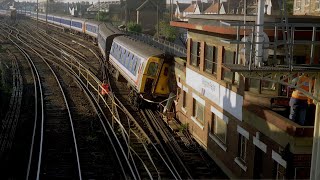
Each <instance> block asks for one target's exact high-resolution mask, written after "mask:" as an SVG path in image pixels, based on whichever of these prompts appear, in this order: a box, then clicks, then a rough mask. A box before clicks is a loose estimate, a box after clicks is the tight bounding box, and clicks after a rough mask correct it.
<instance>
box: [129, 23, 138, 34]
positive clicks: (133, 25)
mask: <svg viewBox="0 0 320 180" xmlns="http://www.w3.org/2000/svg"><path fill="white" fill-rule="evenodd" d="M127 29H128V31H131V32H136V33H141V31H142V27H141V25H140V24H137V23H134V22H129V23H128V25H127Z"/></svg>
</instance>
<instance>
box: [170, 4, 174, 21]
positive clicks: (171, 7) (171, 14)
mask: <svg viewBox="0 0 320 180" xmlns="http://www.w3.org/2000/svg"><path fill="white" fill-rule="evenodd" d="M172 1H173V0H170V21H172V16H173V2H172Z"/></svg>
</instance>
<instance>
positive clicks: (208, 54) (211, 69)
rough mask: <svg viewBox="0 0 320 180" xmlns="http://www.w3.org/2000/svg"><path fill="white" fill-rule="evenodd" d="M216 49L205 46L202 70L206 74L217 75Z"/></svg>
mask: <svg viewBox="0 0 320 180" xmlns="http://www.w3.org/2000/svg"><path fill="white" fill-rule="evenodd" d="M215 51H216V48H215V47H214V46H210V45H207V44H206V46H205V60H204V61H205V62H204V69H205V71H206V72H208V73H211V74H216V73H217V66H216V57H215V55H216V52H215Z"/></svg>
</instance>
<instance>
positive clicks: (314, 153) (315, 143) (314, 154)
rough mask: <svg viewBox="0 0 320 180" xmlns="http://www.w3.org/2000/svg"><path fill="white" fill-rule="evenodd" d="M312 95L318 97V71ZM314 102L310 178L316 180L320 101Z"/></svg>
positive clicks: (319, 171)
mask: <svg viewBox="0 0 320 180" xmlns="http://www.w3.org/2000/svg"><path fill="white" fill-rule="evenodd" d="M314 91H315V92H314V95H315V96H316V97H318V98H319V97H320V73H318V76H317V77H316V82H315V87H314ZM314 103H315V104H316V112H315V113H316V114H315V120H314V121H315V122H314V130H313V146H312V157H311V168H310V179H311V180H317V179H319V178H320V102H314Z"/></svg>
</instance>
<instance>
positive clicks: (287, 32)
mask: <svg viewBox="0 0 320 180" xmlns="http://www.w3.org/2000/svg"><path fill="white" fill-rule="evenodd" d="M278 4H279V9H280V20H281V21H280V29H281V30H282V39H283V40H282V42H283V45H284V50H285V54H286V58H285V61H286V63H287V64H288V67H289V69H290V71H291V70H292V68H293V66H292V63H293V62H292V61H293V56H292V53H293V48H292V43H293V41H292V38H291V37H292V36H293V35H292V34H291V33H292V32H293V30H292V27H291V29H290V28H289V25H288V13H287V2H286V0H285V1H283V0H278ZM276 30H277V29H276ZM275 33H278V32H275ZM275 45H276V44H275Z"/></svg>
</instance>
